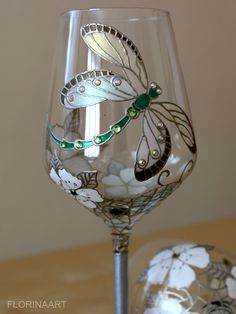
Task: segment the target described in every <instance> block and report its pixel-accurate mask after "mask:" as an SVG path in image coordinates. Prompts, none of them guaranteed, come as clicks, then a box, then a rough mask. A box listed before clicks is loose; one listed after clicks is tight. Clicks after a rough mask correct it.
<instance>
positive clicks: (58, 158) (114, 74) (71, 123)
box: [46, 8, 196, 314]
mask: <svg viewBox="0 0 236 314" xmlns="http://www.w3.org/2000/svg"><path fill="white" fill-rule="evenodd" d="M46 152H47V155H46V162H47V171H48V173H49V176H50V177H51V179H52V180H53V181H54V182H55V183H56V184H57V185H58V186H59V187H60V188H61V189H62V190H64V191H65V192H66V193H67V194H69V195H70V196H72V197H73V198H74V199H75V200H77V201H78V202H80V203H81V204H82V205H83V206H84V207H86V208H87V209H89V210H90V211H91V212H92V213H93V214H95V215H96V216H98V217H100V218H102V219H103V220H104V222H105V223H106V225H108V226H109V227H110V228H111V234H112V237H113V244H114V245H113V252H114V262H115V267H114V273H115V301H116V302H115V303H116V304H115V312H116V314H121V313H122V314H126V313H127V312H128V293H127V256H128V243H129V236H130V233H131V231H132V228H133V226H134V224H135V223H136V222H137V221H139V220H140V219H141V218H142V217H143V215H144V214H146V213H147V212H149V211H150V209H152V208H153V207H156V206H157V205H159V204H160V202H161V201H162V200H164V199H165V198H166V197H168V196H169V195H170V194H171V193H172V192H173V191H174V190H175V189H176V188H177V187H178V186H179V185H180V184H181V183H182V181H183V180H184V179H185V178H186V177H187V175H188V174H189V173H190V171H191V170H192V169H193V166H194V163H195V160H196V143H195V137H194V132H193V128H192V122H191V117H190V110H189V106H188V99H187V95H186V91H185V87H184V81H183V77H182V73H181V69H180V65H179V61H178V57H177V51H176V46H175V40H174V34H173V30H172V26H171V22H170V17H169V14H168V12H165V11H162V10H157V9H136V8H129V9H127V8H123V9H122V8H120V9H94V10H81V11H70V12H66V13H65V14H63V15H62V16H61V23H60V30H59V36H58V41H57V49H56V56H55V62H54V68H53V79H52V86H51V100H50V111H49V115H48V125H47V144H46Z"/></svg>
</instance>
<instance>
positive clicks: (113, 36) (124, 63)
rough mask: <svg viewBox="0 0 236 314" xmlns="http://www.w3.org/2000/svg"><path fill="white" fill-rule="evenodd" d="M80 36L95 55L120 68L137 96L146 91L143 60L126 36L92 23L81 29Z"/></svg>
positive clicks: (146, 81) (108, 27) (110, 27)
mask: <svg viewBox="0 0 236 314" xmlns="http://www.w3.org/2000/svg"><path fill="white" fill-rule="evenodd" d="M81 36H82V37H83V39H84V41H85V43H86V44H87V46H88V47H89V48H90V49H91V50H92V51H94V52H95V53H96V54H97V55H99V56H100V57H101V58H103V59H104V60H106V61H109V62H111V63H113V64H115V65H117V66H119V67H122V69H123V71H124V73H125V75H126V78H127V80H128V81H129V82H130V83H132V85H133V87H134V88H135V90H136V91H137V92H138V93H139V94H142V93H144V92H146V91H147V87H148V78H147V72H146V69H145V66H144V63H143V59H142V57H141V54H140V53H139V51H138V48H137V47H136V46H135V44H134V43H133V42H132V41H131V40H130V39H129V38H128V37H127V36H126V35H124V34H122V33H121V32H120V31H118V30H117V29H115V28H114V27H112V26H107V25H103V24H97V23H92V24H87V25H84V26H82V27H81Z"/></svg>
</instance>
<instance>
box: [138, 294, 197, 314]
mask: <svg viewBox="0 0 236 314" xmlns="http://www.w3.org/2000/svg"><path fill="white" fill-rule="evenodd" d="M184 301H185V300H183V298H182V297H181V296H179V295H178V294H176V293H175V297H170V296H169V295H168V294H166V293H165V292H159V293H158V294H157V298H156V299H155V302H154V306H153V307H152V308H147V309H145V311H144V314H187V313H188V314H194V312H190V311H189V310H187V309H185V308H184V307H183V306H182V304H181V303H183V302H184ZM195 314H197V313H195Z"/></svg>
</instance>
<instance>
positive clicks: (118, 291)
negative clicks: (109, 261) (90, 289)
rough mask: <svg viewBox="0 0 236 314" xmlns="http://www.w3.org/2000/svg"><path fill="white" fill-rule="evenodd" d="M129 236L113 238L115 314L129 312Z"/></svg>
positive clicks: (126, 313)
mask: <svg viewBox="0 0 236 314" xmlns="http://www.w3.org/2000/svg"><path fill="white" fill-rule="evenodd" d="M128 243H129V236H127V235H124V236H118V237H117V236H115V237H114V238H113V259H114V299H115V314H128V311H129V310H128Z"/></svg>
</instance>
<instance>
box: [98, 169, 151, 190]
mask: <svg viewBox="0 0 236 314" xmlns="http://www.w3.org/2000/svg"><path fill="white" fill-rule="evenodd" d="M102 182H103V183H104V184H105V185H107V186H108V187H107V188H106V192H107V193H109V194H110V195H114V196H119V195H127V194H128V195H134V194H139V193H143V192H145V191H146V190H147V189H148V188H149V187H151V186H153V185H154V181H153V178H152V179H149V180H147V181H145V182H139V181H137V180H136V179H135V177H134V168H125V169H120V170H119V172H118V173H117V174H116V175H115V174H109V175H108V176H106V177H103V178H102Z"/></svg>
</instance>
